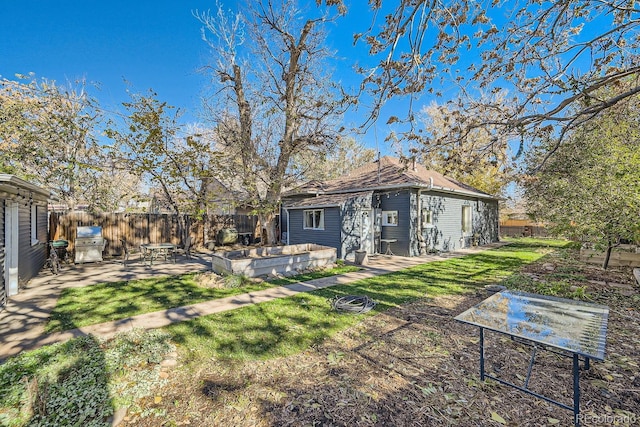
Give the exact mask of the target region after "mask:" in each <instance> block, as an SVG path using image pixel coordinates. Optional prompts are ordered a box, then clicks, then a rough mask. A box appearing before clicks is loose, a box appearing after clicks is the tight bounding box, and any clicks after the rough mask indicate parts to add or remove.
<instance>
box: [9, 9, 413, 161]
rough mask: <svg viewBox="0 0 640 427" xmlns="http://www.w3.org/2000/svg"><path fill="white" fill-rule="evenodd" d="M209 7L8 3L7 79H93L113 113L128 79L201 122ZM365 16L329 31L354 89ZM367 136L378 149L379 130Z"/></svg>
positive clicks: (354, 117) (340, 75)
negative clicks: (204, 18) (203, 34)
mask: <svg viewBox="0 0 640 427" xmlns="http://www.w3.org/2000/svg"><path fill="white" fill-rule="evenodd" d="M233 3H235V2H232V1H226V2H223V5H224V6H225V8H227V7H232V6H233ZM362 3H363V4H366V2H364V1H363V2H362ZM310 4H311V5H313V4H315V2H310ZM207 9H211V10H214V9H215V2H214V1H212V0H209V1H207V0H153V1H150V0H129V1H122V0H111V1H95V0H83V1H81V0H59V1H49V0H46V1H45V0H34V1H31V2H19V1H6V2H3V6H2V15H1V17H0V78H6V79H14V76H15V74H16V73H21V74H27V73H30V72H33V73H35V75H36V77H37V78H47V79H50V80H55V81H56V82H58V83H65V82H67V81H74V80H76V79H86V81H87V82H90V83H96V84H99V86H100V90H99V91H96V92H95V95H96V97H97V98H98V100H99V102H100V104H101V106H102V107H103V108H104V109H105V110H108V111H114V110H118V109H121V103H122V102H123V101H128V100H129V97H128V95H127V93H126V90H127V83H125V80H126V81H127V82H128V84H129V85H130V89H131V90H132V91H133V92H146V91H147V90H148V89H153V90H154V91H156V92H157V93H158V97H159V99H161V100H163V101H166V102H168V103H169V104H171V105H173V106H176V107H180V108H182V109H183V110H184V112H185V116H184V120H185V121H187V122H195V121H198V118H197V115H196V114H197V110H198V108H199V105H200V100H199V97H200V95H201V93H202V91H203V88H204V86H205V84H206V77H205V76H203V75H201V74H199V73H198V72H197V69H198V68H199V67H201V66H202V65H203V64H205V63H206V61H207V58H208V56H207V55H208V47H207V46H206V44H205V43H204V42H203V41H202V40H201V39H200V28H201V27H202V25H201V24H200V22H198V21H197V19H196V18H194V17H193V15H192V11H194V10H201V11H202V10H207ZM362 12H364V9H363V10H362V11H358V12H352V13H350V14H349V16H347V17H346V18H342V19H341V20H340V22H339V24H337V25H333V26H331V27H330V28H329V29H330V31H331V33H330V39H329V40H328V44H329V46H330V47H331V48H333V49H336V50H337V51H338V54H337V58H345V59H343V60H338V61H336V63H335V64H334V66H335V67H337V68H336V71H335V73H334V78H336V79H339V80H342V81H343V82H345V83H348V84H351V85H353V84H356V82H357V80H355V76H354V73H353V72H352V71H351V69H352V68H351V67H352V64H353V60H354V59H358V60H360V61H366V60H367V59H368V58H367V54H366V52H367V48H366V46H365V45H364V44H363V43H360V44H359V45H358V46H357V47H355V48H354V47H353V46H352V37H353V33H354V32H355V31H362V30H364V29H366V27H367V26H368V25H369V24H370V21H369V20H370V15H369V14H365V13H362ZM398 105H400V108H402V106H401V104H397V105H396V106H395V107H393V106H392V107H390V108H398ZM362 113H364V111H362V112H361V113H360V114H362ZM360 119H361V116H359V115H358V113H350V114H349V115H348V116H347V117H346V118H345V121H346V122H347V123H346V124H347V125H350V124H353V123H355V122H357V121H359V120H360ZM385 128H386V126H384V123H382V124H381V125H380V124H379V125H378V132H377V137H378V141H379V146H380V149H381V151H383V154H385V152H386V153H388V149H386V148H385V147H384V142H383V139H384V137H385V135H386V130H385ZM361 139H362V140H364V141H365V142H366V143H367V145H368V146H369V147H371V148H376V143H375V133H374V132H373V130H370V132H369V134H368V136H366V137H363V138H361Z"/></svg>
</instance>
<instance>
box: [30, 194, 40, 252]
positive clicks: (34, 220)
mask: <svg viewBox="0 0 640 427" xmlns="http://www.w3.org/2000/svg"><path fill="white" fill-rule="evenodd" d="M38 243H39V242H38V206H36V205H35V204H31V246H33V245H37V244H38Z"/></svg>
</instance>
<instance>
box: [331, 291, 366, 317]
mask: <svg viewBox="0 0 640 427" xmlns="http://www.w3.org/2000/svg"><path fill="white" fill-rule="evenodd" d="M376 304H377V303H376V302H375V301H374V300H372V299H371V298H369V297H368V296H366V295H346V296H343V297H337V296H336V297H333V298H332V299H331V307H332V308H333V309H334V310H336V311H342V312H345V313H353V314H360V313H366V312H367V311H369V310H371V309H372V308H373V307H375V306H376Z"/></svg>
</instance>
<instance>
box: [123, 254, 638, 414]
mask: <svg viewBox="0 0 640 427" xmlns="http://www.w3.org/2000/svg"><path fill="white" fill-rule="evenodd" d="M576 256H577V254H576ZM566 262H572V265H571V269H572V270H571V271H572V272H574V273H575V270H576V268H578V267H576V263H575V261H567V260H564V259H561V258H558V259H551V260H549V259H546V260H545V261H544V263H543V262H540V263H537V264H532V265H530V266H529V267H528V268H527V270H526V271H525V274H526V275H527V277H529V278H532V279H533V283H538V282H539V281H544V280H545V276H546V275H549V274H556V275H557V274H558V271H562V267H563V263H566ZM579 268H580V272H579V273H580V274H579V276H580V277H582V278H581V280H579V283H578V282H576V283H571V282H570V281H571V278H569V279H567V280H569V283H567V285H568V286H581V287H585V291H586V294H587V295H588V296H589V300H590V301H592V302H595V303H599V304H605V305H608V306H609V307H610V316H609V325H608V336H607V347H606V359H605V361H604V362H592V363H591V369H590V370H588V371H582V372H581V374H580V382H581V384H580V385H581V387H580V388H581V416H582V425H584V426H591V425H594V426H595V425H601V426H610V425H638V424H640V373H639V369H638V363H640V348H639V346H638V344H637V343H638V338H637V337H638V336H640V294H639V292H640V289H639V288H638V286H637V285H636V284H635V283H634V281H633V277H632V274H631V270H630V269H612V270H610V271H603V270H601V269H599V268H596V267H585V266H581V267H579ZM573 277H575V276H573ZM572 289H573V288H572ZM522 290H528V291H532V289H522ZM485 297H486V295H485V294H484V292H478V293H475V294H468V295H463V296H447V297H440V298H434V299H430V298H427V299H424V300H421V301H418V302H415V303H412V304H408V305H405V306H403V307H401V308H397V309H393V310H389V311H387V312H385V313H383V314H379V315H376V316H373V317H370V318H367V319H366V320H364V321H363V322H361V323H360V324H358V325H357V326H355V327H352V328H350V329H348V330H346V331H344V332H342V333H340V334H339V335H337V336H335V337H334V338H333V339H331V340H328V341H326V342H324V343H323V344H321V345H319V346H318V347H315V348H311V349H309V350H307V351H306V352H304V353H301V354H297V355H294V356H291V357H287V358H281V359H276V360H269V361H264V362H250V363H235V364H231V363H230V362H224V361H216V360H212V361H210V363H208V364H206V365H204V366H202V367H201V369H200V371H198V372H196V373H195V374H194V373H193V372H191V373H190V374H189V377H185V375H186V373H185V372H182V371H180V370H176V371H174V372H173V373H172V377H171V385H170V386H168V387H167V389H166V390H164V391H163V393H162V395H163V398H162V400H161V401H160V402H155V403H154V402H148V407H153V408H155V409H156V410H157V411H160V412H162V413H163V416H162V417H154V416H149V417H146V418H140V417H131V418H129V417H127V418H125V421H124V422H123V425H154V426H155V425H166V426H173V425H196V426H306V425H308V426H347V425H348V426H432V425H433V426H448V425H451V426H497V425H509V426H570V425H573V423H572V413H571V412H570V411H568V410H566V409H562V408H559V407H558V406H555V405H552V404H550V403H547V402H545V401H543V400H540V399H536V398H534V397H532V396H529V395H526V394H524V393H521V392H519V391H517V390H515V389H512V388H510V387H507V386H504V385H501V384H499V383H497V382H494V381H491V380H488V381H486V382H481V381H480V379H479V352H478V342H479V334H478V330H477V328H474V327H471V326H468V325H464V324H461V323H459V322H456V321H455V320H453V318H454V317H455V316H456V315H457V314H459V313H461V312H462V311H464V310H466V309H467V308H469V307H471V306H473V305H474V304H477V303H478V302H480V301H481V300H482V299H484V298H485ZM485 345H486V357H487V364H486V369H487V371H488V372H491V373H494V374H497V375H498V376H500V377H501V378H504V379H506V380H509V381H511V382H515V383H518V384H522V383H523V380H524V376H526V371H527V365H528V362H529V357H530V351H531V349H530V348H529V347H527V346H523V345H522V344H518V343H515V342H513V341H512V340H510V339H508V338H506V337H505V336H502V335H499V334H495V333H487V334H486V335H485ZM571 364H572V360H571V358H568V357H561V356H558V355H556V354H553V353H550V352H547V351H538V353H537V357H536V364H535V366H534V368H533V372H532V375H531V380H530V383H529V387H530V389H532V390H534V391H536V392H539V393H543V394H545V395H548V396H549V397H552V398H554V399H557V400H561V401H562V402H565V403H566V404H569V405H570V404H571V403H572V374H571V366H572V365H571ZM160 420H163V421H160Z"/></svg>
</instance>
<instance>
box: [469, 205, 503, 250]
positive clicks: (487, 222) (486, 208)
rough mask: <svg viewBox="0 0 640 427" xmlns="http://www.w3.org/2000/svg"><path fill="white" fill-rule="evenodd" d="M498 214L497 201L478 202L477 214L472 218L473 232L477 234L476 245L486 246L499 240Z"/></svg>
mask: <svg viewBox="0 0 640 427" xmlns="http://www.w3.org/2000/svg"><path fill="white" fill-rule="evenodd" d="M499 223H500V213H499V211H498V201H497V200H480V201H479V205H478V212H477V214H476V215H474V218H473V232H474V234H478V236H479V241H478V244H480V245H486V244H489V243H494V242H497V241H498V240H499V235H500V230H499V225H498V224H499Z"/></svg>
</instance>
